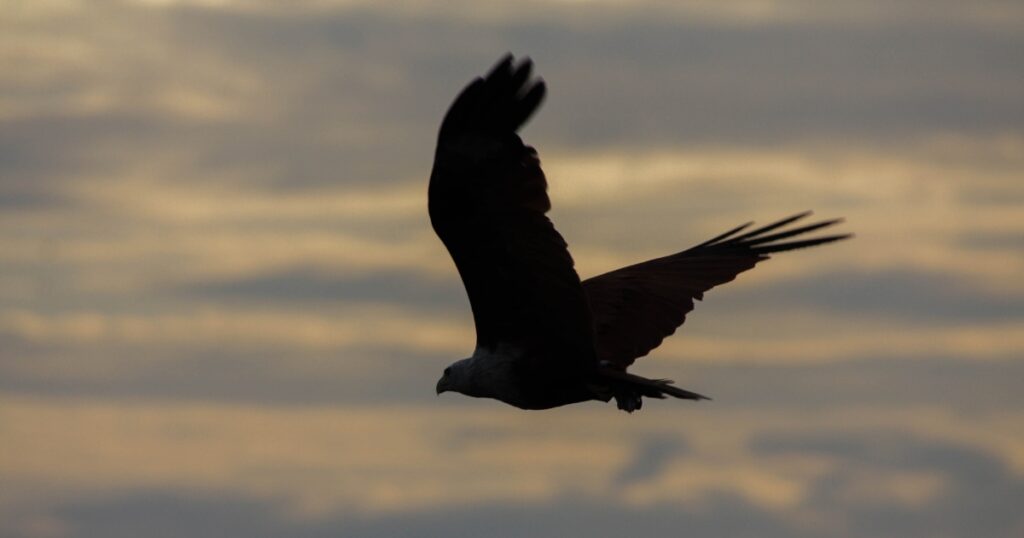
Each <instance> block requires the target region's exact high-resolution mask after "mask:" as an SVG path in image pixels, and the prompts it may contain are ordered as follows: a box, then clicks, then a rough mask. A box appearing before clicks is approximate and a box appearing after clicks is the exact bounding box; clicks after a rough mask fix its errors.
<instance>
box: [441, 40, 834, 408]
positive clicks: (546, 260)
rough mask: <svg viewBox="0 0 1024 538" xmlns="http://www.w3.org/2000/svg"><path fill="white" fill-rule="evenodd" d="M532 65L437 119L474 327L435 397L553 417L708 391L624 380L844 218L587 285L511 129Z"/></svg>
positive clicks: (501, 68)
mask: <svg viewBox="0 0 1024 538" xmlns="http://www.w3.org/2000/svg"><path fill="white" fill-rule="evenodd" d="M531 68H532V64H531V62H530V60H529V59H526V60H524V61H522V62H520V63H518V64H516V63H515V62H514V59H513V57H512V56H511V55H508V56H506V57H505V58H503V59H502V60H501V61H500V62H499V63H498V64H497V65H496V66H495V67H494V68H493V69H492V70H491V72H490V73H488V74H487V76H486V77H483V78H477V79H475V80H473V81H472V82H471V83H470V84H469V85H468V86H467V87H466V88H465V89H464V90H462V93H460V94H459V96H458V97H457V98H456V99H455V102H454V103H453V104H452V106H451V108H450V109H449V110H448V113H447V114H446V116H445V118H444V121H443V122H442V124H441V129H440V133H439V135H438V143H437V152H436V154H435V158H434V168H433V171H432V173H431V176H430V190H429V211H430V220H431V223H432V224H433V227H434V230H435V231H436V232H437V235H438V236H439V237H440V238H441V241H442V242H444V244H445V246H446V247H447V248H448V252H449V253H450V254H451V256H452V259H453V260H454V261H455V265H456V267H457V268H458V271H459V275H460V276H461V277H462V281H463V283H464V284H465V286H466V292H467V293H468V295H469V302H470V305H471V306H472V309H473V320H474V323H475V325H476V334H477V342H476V350H475V351H474V353H473V356H472V357H469V358H466V359H462V360H460V361H457V362H455V363H454V364H452V365H451V366H450V367H448V368H446V369H445V373H444V375H443V376H442V378H441V379H440V380H439V381H438V384H437V392H438V393H441V392H445V391H448V390H452V391H456V392H461V393H463V394H466V395H469V396H476V397H489V398H496V399H498V400H501V401H503V402H506V403H509V404H511V405H514V406H516V407H520V408H523V409H547V408H551V407H557V406H560V405H566V404H570V403H576V402H581V401H586V400H602V401H609V400H610V399H611V398H615V400H616V403H617V404H618V406H619V408H620V409H624V410H626V411H630V412H632V411H634V410H636V409H639V408H640V406H641V403H642V399H641V398H642V397H643V396H648V397H652V398H664V397H665V396H666V395H668V396H674V397H676V398H683V399H690V400H700V399H706V398H705V397H704V396H701V395H699V394H696V393H693V392H689V391H686V390H683V389H680V388H677V387H675V386H673V385H672V382H671V381H669V380H652V379H646V378H643V377H640V376H637V375H633V374H630V373H628V372H626V368H627V367H628V366H629V365H630V364H632V363H633V361H634V360H636V359H637V358H638V357H642V356H644V355H646V354H647V353H649V352H650V351H651V350H652V349H654V348H656V347H658V345H660V344H661V342H662V340H663V339H664V338H665V337H666V336H669V335H671V334H672V333H673V332H675V330H676V328H677V327H679V326H680V325H681V324H682V323H683V321H684V320H685V318H686V314H687V313H688V312H690V311H691V310H693V306H694V300H695V299H701V298H702V297H703V293H704V292H705V291H707V290H709V289H711V288H713V287H715V286H717V285H719V284H723V283H725V282H729V281H730V280H732V279H734V278H735V277H736V275H737V274H739V273H741V272H743V271H746V270H748V269H750V268H752V267H754V265H756V264H757V263H758V262H760V261H762V260H766V259H768V255H769V254H772V253H775V252H782V251H785V250H793V249H798V248H805V247H810V246H815V245H820V244H823V243H829V242H832V241H838V240H840V239H844V238H846V237H848V235H829V236H824V237H816V238H811V239H797V236H800V235H802V234H805V233H808V232H812V231H815V230H818V229H820V228H824V227H827V226H830V225H832V224H835V223H836V222H838V220H830V221H825V222H820V223H816V224H810V225H804V226H798V227H788V228H787V226H788V225H790V224H793V223H794V222H796V221H797V220H799V219H802V218H804V217H806V216H807V215H808V214H809V212H808V213H801V214H799V215H795V216H793V217H790V218H787V219H783V220H781V221H779V222H776V223H774V224H771V225H768V226H764V227H761V228H758V229H755V230H753V231H747V232H744V230H746V229H747V228H748V227H749V226H750V224H747V225H744V226H740V227H738V228H736V229H734V230H730V231H729V232H727V233H724V234H722V235H720V236H718V237H716V238H714V239H711V240H709V241H706V242H704V243H702V244H700V245H697V246H695V247H693V248H690V249H687V250H684V251H682V252H679V253H676V254H672V255H670V256H666V257H664V258H658V259H654V260H650V261H646V262H643V263H639V264H636V265H631V266H629V267H624V268H622V269H618V270H615V271H611V272H609V273H605V274H603V275H600V276H596V277H593V278H590V279H587V280H585V281H583V282H580V279H579V276H577V274H576V271H575V269H574V268H573V260H572V257H571V256H570V255H569V251H568V248H567V245H566V243H565V240H564V239H562V236H561V235H559V233H558V232H557V231H556V230H555V228H554V226H553V225H552V224H551V221H550V220H548V218H547V216H545V214H546V213H547V211H548V210H549V209H550V208H551V202H550V200H549V199H548V195H547V180H546V179H545V177H544V172H543V171H542V170H541V168H540V160H539V159H538V158H537V152H536V151H534V149H533V148H531V147H530V146H527V145H524V144H523V142H522V140H521V139H520V138H519V136H518V135H517V134H516V132H517V131H518V130H519V128H520V127H521V126H522V125H523V124H524V123H525V122H526V121H527V120H528V119H529V118H530V116H531V115H532V114H533V113H534V112H535V111H536V110H537V108H538V107H539V106H540V103H541V101H542V100H543V98H544V93H545V86H544V82H543V81H540V80H531V77H530V73H531Z"/></svg>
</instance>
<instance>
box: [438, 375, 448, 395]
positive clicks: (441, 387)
mask: <svg viewBox="0 0 1024 538" xmlns="http://www.w3.org/2000/svg"><path fill="white" fill-rule="evenodd" d="M447 391H448V384H447V383H445V379H444V378H443V377H442V378H441V379H439V380H437V395H438V396H440V395H441V393H442V392H447Z"/></svg>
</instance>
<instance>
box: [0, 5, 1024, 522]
mask: <svg viewBox="0 0 1024 538" xmlns="http://www.w3.org/2000/svg"><path fill="white" fill-rule="evenodd" d="M0 7H2V9H0V65H2V69H0V484H3V487H2V488H0V535H2V536H5V537H7V536H10V537H40V538H43V537H105V538H106V537H112V538H116V537H122V536H123V537H135V536H152V537H157V538H159V537H164V536H166V537H177V536H192V537H204V536H211V537H212V536H254V537H261V536H266V537H272V536H274V537H276V536H294V537H319V536H355V537H364V536H365V537H374V536H381V537H383V536H387V537H396V536H399V537H400V536H445V535H447V536H480V535H485V536H495V537H506V536H509V537H511V536H537V537H545V536H572V535H575V536H592V537H603V536H609V537H611V536H623V535H666V536H670V535H671V536H674V535H679V534H683V533H686V534H692V535H697V536H730V537H744V536H757V537H758V538H775V537H805V536H806V537H835V538H844V537H862V536H863V537H868V536H870V537H876V536H903V537H961V536H971V537H974V536H986V537H1007V538H1009V537H1018V536H1022V535H1024V512H1022V511H1021V509H1020V507H1021V506H1024V385H1022V380H1024V279H1022V278H1021V275H1022V274H1024V211H1022V209H1024V182H1022V181H1021V180H1022V178H1024V5H1022V4H1021V3H1020V2H999V1H989V0H981V1H977V2H960V1H951V0H949V1H947V0H937V1H936V0H930V1H924V0H906V1H899V2H891V1H886V2H881V1H871V0H869V1H866V2H840V1H820V0H816V1H810V0H741V1H738V2H729V3H721V2H700V1H661V0H650V1H640V0H638V1H629V2H626V1H624V2H612V1H585V0H525V1H519V2H515V3H511V2H496V1H479V0H475V1H472V2H470V1H468V0H456V1H453V2H446V3H435V2H427V1H425V0H414V1H410V2H402V3H391V2H377V1H374V2H370V1H362V0H350V1H346V0H298V1H293V2H271V1H269V0H264V1H261V0H254V1H240V0H191V1H189V0H181V1H179V0H146V1H143V0H122V1H109V0H97V1H84V0H83V1H74V0H41V1H29V0H0ZM508 51H511V52H513V53H515V54H517V55H520V56H527V55H528V56H530V57H532V58H533V60H534V62H535V64H536V71H537V73H538V74H539V75H540V76H542V77H543V78H544V80H545V81H546V82H547V85H548V97H547V100H546V102H545V104H544V106H543V108H542V109H541V110H540V112H539V113H538V114H537V115H536V116H535V117H534V119H533V120H532V121H531V123H530V124H529V125H527V126H526V128H525V129H524V130H523V132H522V135H523V137H524V139H525V140H526V141H527V143H529V144H531V145H533V146H535V147H536V148H537V149H538V151H539V153H540V157H541V159H542V162H543V166H544V168H545V171H546V173H547V176H548V180H549V183H550V194H551V198H552V201H553V204H554V209H553V210H552V212H551V214H550V216H551V218H552V219H553V221H554V222H555V224H556V226H557V227H558V229H559V230H560V231H561V232H562V234H563V235H564V236H565V237H566V239H567V241H568V242H569V245H570V249H571V251H572V253H573V255H574V257H575V259H576V265H577V269H578V271H579V272H580V274H581V276H582V277H584V278H586V277H588V276H593V275H596V274H600V273H602V272H604V271H607V270H611V269H614V268H616V267H619V266H622V265H627V264H630V263H635V262H638V261H642V260H645V259H649V258H652V257H657V256H662V255H665V254H669V253H672V252H675V251H679V250H683V249H685V248H687V247H689V246H692V245H694V244H697V243H700V242H702V241H704V240H706V239H708V238H710V237H712V236H714V235H717V234H718V233H720V232H722V231H725V230H727V229H729V228H731V227H733V226H735V225H738V224H741V223H743V222H747V221H748V220H756V221H758V222H770V221H771V220H773V219H778V218H781V217H784V216H788V215H790V214H794V213H797V212H800V211H803V210H806V209H813V210H814V211H815V213H816V215H817V216H818V217H821V218H831V217H844V218H845V219H846V221H845V223H844V224H843V225H841V227H840V228H838V230H837V231H841V232H852V233H854V234H856V237H855V238H854V239H852V240H850V241H845V242H842V243H838V244H833V245H828V246H825V247H820V248H818V249H812V250H808V251H798V252H789V253H783V254H781V255H779V256H778V257H777V258H775V259H773V260H771V261H768V262H766V263H764V264H761V265H759V266H758V267H757V268H756V269H755V270H753V271H751V272H749V273H745V274H743V275H741V276H740V277H739V278H738V279H737V280H736V281H735V282H733V283H730V284H728V285H726V286H724V287H722V288H720V289H715V290H713V291H711V292H709V293H708V294H707V296H706V298H705V300H704V301H703V302H701V303H699V304H698V305H697V308H696V310H695V311H694V312H693V313H691V314H690V315H689V316H688V319H687V322H686V324H685V325H684V327H683V328H682V329H680V330H679V331H678V332H677V334H676V335H675V336H673V337H672V338H670V339H669V340H667V341H666V342H665V344H664V345H663V346H662V347H661V348H659V349H658V350H656V351H655V352H653V353H652V354H651V355H650V356H648V357H645V358H643V359H641V360H639V361H638V362H637V364H636V365H635V366H634V369H635V371H636V372H637V373H639V374H641V375H647V376H651V377H667V378H672V379H675V380H676V381H677V382H678V384H679V385H680V386H681V387H684V388H686V389H690V390H693V391H696V392H699V393H701V394H707V395H709V396H711V397H712V398H714V400H713V401H711V402H699V403H694V402H681V401H649V402H647V404H646V405H645V406H644V408H643V409H642V410H641V411H639V412H637V413H634V414H632V415H627V414H625V413H622V412H620V411H618V410H616V409H615V408H614V405H609V404H603V403H599V402H590V403H585V404H580V405H575V406H570V407H564V408H558V409H554V410H549V411H543V412H528V411H521V410H518V409H514V408H511V407H508V406H505V405H503V404H500V403H498V402H495V401H490V400H477V399H471V398H466V397H461V396H459V395H455V394H444V395H442V396H440V397H438V396H436V395H435V394H434V385H435V383H436V381H437V378H438V377H439V376H440V373H441V371H442V369H443V368H444V367H445V366H446V365H448V364H449V363H450V362H452V361H454V360H456V359H459V358H462V357H466V356H468V355H469V354H470V353H471V352H472V347H473V341H474V335H473V328H472V317H471V314H470V311H469V305H468V302H467V300H466V297H465V292H464V291H463V289H462V286H461V283H460V281H459V279H458V275H457V273H456V272H455V269H454V266H453V264H452V263H451V261H450V259H449V258H448V256H447V253H446V252H445V250H444V248H443V246H442V245H441V243H440V242H439V241H438V240H437V238H436V237H435V236H434V235H433V232H432V231H431V229H430V226H429V222H428V219H427V215H426V186H427V178H428V175H429V171H430V166H431V160H432V155H433V149H434V142H435V137H436V129H437V126H438V124H439V121H440V119H441V117H442V115H443V113H444V111H445V110H446V108H447V106H448V105H449V104H450V102H451V100H452V98H453V97H454V95H455V94H456V93H457V92H458V91H459V89H461V87H462V86H463V85H464V84H465V83H466V82H467V81H469V80H470V79H472V78H473V77H474V76H477V75H479V74H482V73H483V72H485V71H486V70H487V69H488V68H489V67H490V66H491V65H492V64H493V63H494V62H495V61H497V60H498V59H499V58H500V57H501V56H502V55H503V54H504V53H505V52H508Z"/></svg>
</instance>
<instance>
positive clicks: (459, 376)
mask: <svg viewBox="0 0 1024 538" xmlns="http://www.w3.org/2000/svg"><path fill="white" fill-rule="evenodd" d="M470 360H472V358H469V359H462V360H458V361H455V362H453V363H452V364H451V365H450V366H448V367H447V368H445V369H444V373H443V374H441V379H438V380H437V393H438V394H441V393H442V392H448V391H453V392H461V393H463V394H465V393H466V387H467V385H468V384H469V361H470Z"/></svg>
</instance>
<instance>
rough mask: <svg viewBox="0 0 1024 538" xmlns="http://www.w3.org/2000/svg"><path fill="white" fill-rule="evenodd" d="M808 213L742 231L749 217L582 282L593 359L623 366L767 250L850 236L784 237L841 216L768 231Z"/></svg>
mask: <svg viewBox="0 0 1024 538" xmlns="http://www.w3.org/2000/svg"><path fill="white" fill-rule="evenodd" d="M808 215H810V212H809V211H808V212H805V213H800V214H797V215H793V216H791V217H787V218H785V219H782V220H780V221H778V222H774V223H772V224H769V225H767V226H763V227H761V228H756V229H754V230H752V231H749V232H745V233H742V234H740V232H743V231H744V230H746V229H747V228H749V227H750V226H751V225H752V223H747V224H744V225H742V226H738V227H736V228H733V229H732V230H729V231H728V232H725V233H723V234H721V235H718V236H716V237H714V238H713V239H710V240H708V241H705V242H704V243H701V244H699V245H697V246H695V247H692V248H690V249H687V250H684V251H682V252H679V253H676V254H672V255H670V256H665V257H663V258H657V259H654V260H649V261H646V262H643V263H639V264H636V265H631V266H629V267H623V268H622V269H617V270H615V271H611V272H608V273H605V274H603V275H599V276H596V277H593V278H589V279H587V280H585V281H583V289H584V290H585V292H586V294H587V299H588V300H589V304H590V309H591V314H592V316H593V319H594V331H595V338H596V345H597V357H598V360H599V361H601V362H602V364H605V365H607V366H611V367H615V368H620V369H623V370H624V369H625V368H626V367H627V366H629V365H630V364H632V363H633V361H635V360H636V359H637V358H639V357H642V356H644V355H646V354H648V353H649V352H650V351H651V350H652V349H654V348H656V347H658V346H659V345H661V342H662V340H664V339H665V338H666V337H667V336H669V335H671V334H672V333H674V332H675V330H676V329H677V328H678V327H679V326H680V325H682V324H683V322H684V321H686V314H688V313H689V312H690V311H691V310H693V307H694V301H695V300H699V299H703V297H704V292H706V291H708V290H710V289H711V288H713V287H715V286H718V285H721V284H724V283H726V282H729V281H731V280H733V279H735V278H736V276H737V275H738V274H740V273H742V272H744V271H747V270H749V269H751V268H753V267H754V266H755V265H757V264H758V263H759V262H761V261H764V260H766V259H768V257H769V256H768V255H769V254H773V253H776V252H783V251H787V250H795V249H800V248H807V247H812V246H815V245H822V244H825V243H831V242H833V241H839V240H841V239H846V238H847V237H850V236H849V235H848V234H844V235H827V236H823V237H816V238H810V239H801V240H797V241H786V240H787V239H789V238H792V237H796V236H798V235H802V234H805V233H808V232H812V231H815V230H819V229H822V228H826V227H828V226H832V225H834V224H836V223H838V222H841V220H839V219H835V220H828V221H823V222H818V223H814V224H809V225H804V226H799V227H796V228H790V229H787V230H784V231H779V232H775V233H768V232H774V231H775V230H779V229H781V228H784V227H785V226H787V225H789V224H792V223H794V222H796V221H798V220H800V219H803V218H805V217H807V216H808ZM737 234H739V235H737Z"/></svg>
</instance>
